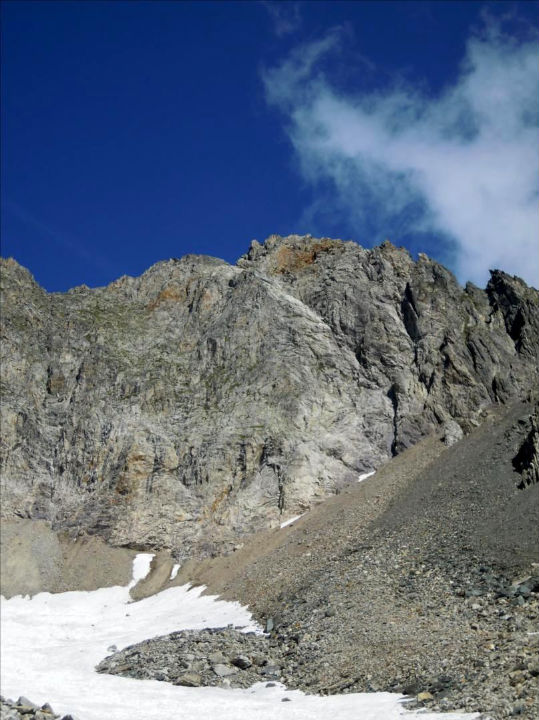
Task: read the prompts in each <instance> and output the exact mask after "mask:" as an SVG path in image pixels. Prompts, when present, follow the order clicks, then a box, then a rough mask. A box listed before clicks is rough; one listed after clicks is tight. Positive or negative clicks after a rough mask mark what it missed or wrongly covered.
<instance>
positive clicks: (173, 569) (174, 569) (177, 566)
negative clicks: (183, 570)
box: [169, 563, 181, 580]
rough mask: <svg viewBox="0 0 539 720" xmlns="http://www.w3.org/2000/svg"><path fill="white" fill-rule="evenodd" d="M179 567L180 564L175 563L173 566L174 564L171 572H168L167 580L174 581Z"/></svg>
mask: <svg viewBox="0 0 539 720" xmlns="http://www.w3.org/2000/svg"><path fill="white" fill-rule="evenodd" d="M180 567H181V566H180V563H175V564H174V566H173V567H172V570H171V571H170V578H169V580H174V578H175V577H176V575H177V574H178V571H179V569H180Z"/></svg>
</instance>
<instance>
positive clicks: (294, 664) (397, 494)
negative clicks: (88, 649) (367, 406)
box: [99, 404, 539, 719]
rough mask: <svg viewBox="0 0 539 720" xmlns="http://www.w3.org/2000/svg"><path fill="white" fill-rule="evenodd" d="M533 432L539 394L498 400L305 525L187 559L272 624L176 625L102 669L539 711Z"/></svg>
mask: <svg viewBox="0 0 539 720" xmlns="http://www.w3.org/2000/svg"><path fill="white" fill-rule="evenodd" d="M530 438H532V445H533V442H535V443H536V439H535V440H533V408H532V407H531V406H530V405H529V404H517V405H515V406H513V407H512V408H510V409H509V410H497V411H495V412H494V413H493V414H492V415H491V416H490V417H489V418H486V419H485V422H484V423H483V425H482V426H481V427H480V428H478V429H477V430H476V431H475V432H474V433H472V434H471V436H470V437H468V438H466V439H464V440H462V441H461V442H459V443H457V444H456V445H454V446H453V447H450V448H446V447H445V446H444V444H443V443H442V442H441V439H440V438H439V437H435V436H433V437H431V438H429V439H427V440H426V441H423V442H422V443H420V444H418V445H417V446H415V447H414V448H411V449H410V450H408V451H406V452H405V453H403V454H402V455H401V456H399V457H398V458H396V459H395V460H393V461H391V463H388V464H387V465H386V466H384V467H383V468H381V469H380V470H379V471H378V472H377V474H376V476H374V477H373V478H371V479H369V480H365V481H364V482H362V483H360V484H358V485H356V486H355V487H353V488H350V489H348V490H347V491H344V492H343V493H341V494H340V495H339V496H337V497H336V498H333V499H330V500H328V501H326V502H325V503H323V504H321V505H320V506H318V507H317V508H315V509H313V510H312V511H311V512H310V513H308V514H307V515H306V516H304V517H302V518H301V519H299V520H298V521H296V522H295V523H294V524H292V525H291V526H290V527H287V528H284V529H282V530H277V531H273V532H269V533H265V534H262V535H260V536H258V537H255V538H253V540H252V541H251V542H249V543H246V544H245V545H244V547H242V548H239V549H238V550H237V552H235V553H234V554H233V555H231V556H229V557H225V558H217V559H214V560H211V561H206V562H204V563H202V564H197V565H193V566H192V567H189V566H187V567H184V568H183V569H182V572H181V573H180V577H179V578H178V582H184V581H185V579H186V578H187V577H190V578H191V579H192V580H194V581H195V582H204V583H206V584H208V586H209V589H210V591H211V592H218V593H220V594H221V595H224V596H225V597H230V598H234V599H238V600H240V601H242V602H244V603H246V604H249V605H250V607H251V609H252V610H253V612H254V613H255V615H256V616H257V617H258V619H259V620H260V621H261V622H262V623H263V624H264V625H265V626H266V629H267V631H268V634H267V636H266V637H256V636H246V637H242V636H241V635H240V634H239V633H238V632H237V631H235V630H233V629H230V628H228V629H224V630H222V631H212V632H209V631H204V632H203V633H192V632H190V633H174V634H173V635H172V636H169V637H165V638H157V639H154V640H149V641H146V642H145V643H142V644H140V645H136V646H133V647H131V648H127V649H125V650H123V651H122V652H120V653H117V654H115V655H113V656H111V657H109V658H107V659H106V660H104V661H103V662H102V663H101V665H100V666H99V670H100V671H106V672H112V673H115V674H124V675H128V676H131V677H152V678H156V679H160V680H163V681H168V682H174V683H178V684H193V685H196V684H200V685H208V684H214V685H225V686H232V687H234V686H245V685H246V684H247V685H248V684H250V683H251V682H253V681H255V680H269V681H275V680H280V681H283V682H284V683H286V685H287V686H289V687H299V688H301V689H303V690H305V691H307V692H310V693H322V694H328V693H347V692H359V691H377V690H378V691H379V690H389V691H396V692H402V693H405V694H407V695H409V696H410V698H411V702H410V706H417V705H418V704H419V705H422V706H425V707H427V708H429V709H432V710H444V711H446V710H457V709H463V710H466V711H476V712H481V713H484V714H485V717H491V718H496V719H497V718H505V717H511V716H520V717H523V718H530V719H531V718H535V717H536V716H537V709H538V705H537V702H538V693H537V691H538V677H539V661H538V648H539V632H538V630H539V624H538V623H539V557H538V553H539V548H538V542H537V540H538V538H537V527H539V522H538V520H539V517H538V516H539V512H538V508H539V503H538V491H539V485H538V484H537V483H533V484H529V485H528V484H526V483H524V484H523V483H522V473H523V469H522V467H520V469H518V468H519V461H518V457H519V453H520V457H521V456H522V455H523V454H525V453H524V451H523V450H522V448H523V447H525V445H526V443H529V442H530ZM515 458H517V459H516V460H515ZM528 467H531V468H532V469H533V453H532V454H531V455H530V457H529V458H528ZM515 468H517V469H515ZM517 470H518V471H517ZM519 486H520V487H519Z"/></svg>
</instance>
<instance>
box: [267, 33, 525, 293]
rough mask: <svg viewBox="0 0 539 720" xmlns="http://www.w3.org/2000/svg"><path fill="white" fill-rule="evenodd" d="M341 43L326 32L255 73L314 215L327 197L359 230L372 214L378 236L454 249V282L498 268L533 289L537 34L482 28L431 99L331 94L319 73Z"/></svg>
mask: <svg viewBox="0 0 539 720" xmlns="http://www.w3.org/2000/svg"><path fill="white" fill-rule="evenodd" d="M341 41H342V32H341V31H340V30H339V29H334V30H333V31H331V32H330V33H329V34H328V35H327V36H325V37H324V38H322V39H321V40H318V41H316V42H314V43H310V44H307V45H303V46H301V47H298V48H296V49H295V50H294V52H293V53H292V54H291V55H290V56H289V57H288V58H287V59H286V60H285V61H284V62H282V64H280V65H279V66H277V67H274V68H272V69H269V70H267V71H266V72H265V73H264V82H265V88H266V96H267V99H268V102H269V103H271V104H273V105H276V106H277V107H279V108H280V109H281V110H282V111H283V113H284V114H285V116H286V122H287V132H288V134H289V137H290V139H291V142H292V144H293V147H294V149H295V152H296V154H297V158H298V160H299V167H300V170H301V173H302V175H303V177H304V178H305V179H306V180H307V181H308V182H310V183H312V184H313V185H316V186H317V187H318V188H319V189H320V192H321V193H322V188H325V189H324V191H323V197H322V195H320V196H319V201H318V202H315V203H314V205H313V206H312V207H311V208H310V209H309V212H310V215H311V217H312V218H314V217H315V216H316V215H317V214H319V213H320V212H321V211H322V210H323V211H324V212H326V213H327V212H328V202H329V203H330V205H331V209H330V210H331V211H332V212H334V213H338V212H340V213H343V212H345V213H347V215H348V218H349V220H350V222H351V223H352V224H354V226H355V227H356V228H357V233H358V235H359V234H362V233H363V232H365V230H366V228H369V221H370V222H371V224H372V218H373V217H375V218H376V223H377V230H378V233H379V235H380V238H381V239H382V238H383V237H385V236H386V235H387V234H391V236H392V238H394V237H395V234H397V236H398V235H404V234H406V233H413V232H428V233H439V234H440V235H441V236H445V238H447V237H449V238H450V239H452V241H453V242H454V243H455V248H456V254H455V258H454V269H455V270H456V272H457V275H458V277H459V279H460V280H461V281H465V280H468V279H471V280H473V281H474V282H476V283H478V284H481V285H482V284H484V283H485V281H486V280H487V279H488V270H489V269H492V268H501V269H503V270H505V271H506V272H509V273H512V274H516V275H520V276H521V277H523V278H524V279H525V280H526V281H527V282H528V283H531V284H533V285H537V278H538V272H539V252H538V245H537V238H538V230H539V222H538V197H539V178H538V172H537V125H538V124H539V121H538V117H539V107H538V105H539V99H538V96H537V79H538V73H537V63H538V59H539V51H538V47H537V44H536V41H535V38H534V39H533V41H532V40H529V41H521V42H516V41H515V40H513V39H512V38H510V37H506V36H504V35H503V34H502V33H501V32H500V30H499V28H498V27H496V26H493V25H491V26H490V27H489V28H488V29H487V30H486V31H485V32H484V34H483V35H481V36H474V37H471V38H470V39H469V41H468V44H467V51H466V57H465V58H464V61H463V63H462V65H461V68H460V73H459V76H458V78H457V79H456V81H455V82H454V83H453V84H452V85H451V86H449V87H447V88H446V89H444V90H443V91H442V92H441V94H439V95H438V96H436V97H434V98H433V97H427V96H426V95H425V94H424V93H422V92H421V91H420V90H417V89H414V88H411V87H408V86H405V85H404V84H403V83H400V84H396V85H395V86H394V87H392V88H389V89H385V90H383V91H378V92H376V93H374V92H370V93H357V94H349V93H348V94H344V93H342V92H340V91H339V90H337V89H336V87H335V86H334V85H332V84H331V82H330V80H329V79H328V77H327V76H326V75H325V74H324V73H323V72H322V71H321V70H320V66H321V64H322V60H324V59H325V58H326V57H327V56H328V55H329V54H330V53H333V52H335V51H337V50H338V49H339V47H340V46H341V44H342V42H341ZM328 186H329V188H330V189H329V190H328ZM328 192H329V195H328ZM358 239H359V240H361V238H359V237H358ZM396 239H398V237H397V238H396ZM431 252H432V249H431Z"/></svg>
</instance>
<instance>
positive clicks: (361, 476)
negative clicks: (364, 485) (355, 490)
mask: <svg viewBox="0 0 539 720" xmlns="http://www.w3.org/2000/svg"><path fill="white" fill-rule="evenodd" d="M375 473H376V470H371V471H370V472H368V473H362V474H361V475H360V476H359V477H358V479H357V481H358V482H363V480H366V479H367V478H370V477H372V476H373V475H374V474H375Z"/></svg>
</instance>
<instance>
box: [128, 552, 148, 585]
mask: <svg viewBox="0 0 539 720" xmlns="http://www.w3.org/2000/svg"><path fill="white" fill-rule="evenodd" d="M153 558H154V554H153V553H139V554H138V555H136V557H135V558H134V560H133V577H132V579H131V582H130V583H129V585H128V587H129V588H132V587H135V585H136V584H137V583H138V581H139V580H144V578H145V577H146V575H147V574H148V573H149V572H150V566H151V564H152V560H153Z"/></svg>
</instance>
